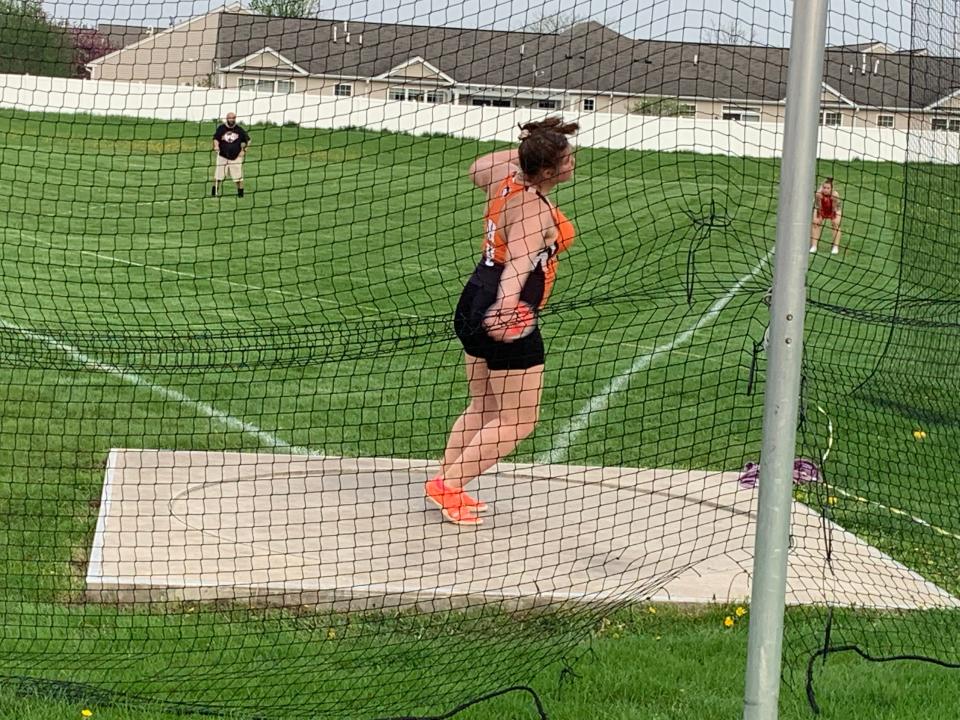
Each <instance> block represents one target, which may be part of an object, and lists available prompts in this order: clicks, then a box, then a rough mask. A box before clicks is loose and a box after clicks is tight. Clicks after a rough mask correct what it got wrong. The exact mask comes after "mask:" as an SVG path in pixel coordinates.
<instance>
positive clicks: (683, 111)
mask: <svg viewBox="0 0 960 720" xmlns="http://www.w3.org/2000/svg"><path fill="white" fill-rule="evenodd" d="M677 114H678V115H679V116H680V117H689V118H692V117H696V116H697V106H696V105H694V104H693V103H680V106H679V107H678V108H677ZM759 119H760V116H759V115H757V120H759Z"/></svg>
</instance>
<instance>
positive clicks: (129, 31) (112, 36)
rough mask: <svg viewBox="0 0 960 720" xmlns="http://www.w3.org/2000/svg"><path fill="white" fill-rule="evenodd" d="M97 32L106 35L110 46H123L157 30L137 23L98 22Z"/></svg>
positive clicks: (131, 43)
mask: <svg viewBox="0 0 960 720" xmlns="http://www.w3.org/2000/svg"><path fill="white" fill-rule="evenodd" d="M97 32H99V33H100V34H101V35H104V36H106V38H107V42H108V43H109V45H110V47H112V48H123V47H126V46H127V45H133V44H134V43H135V42H138V41H140V40H143V39H144V38H145V37H149V36H150V35H151V33H153V32H157V30H156V28H150V27H141V26H139V25H118V24H115V23H100V24H99V25H97Z"/></svg>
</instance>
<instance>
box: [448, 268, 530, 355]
mask: <svg viewBox="0 0 960 720" xmlns="http://www.w3.org/2000/svg"><path fill="white" fill-rule="evenodd" d="M497 287H498V284H497V283H489V282H488V283H484V282H483V281H482V280H480V279H479V278H477V277H476V276H474V277H471V278H470V280H469V281H468V282H467V284H466V286H465V287H464V288H463V293H461V295H460V302H459V303H457V309H456V311H455V312H454V314H453V329H454V330H455V331H456V333H457V337H458V338H460V342H461V343H463V349H464V350H465V351H466V353H467V354H468V355H473V356H474V357H478V358H483V359H484V360H486V361H487V367H488V368H490V369H491V370H526V369H527V368H532V367H536V366H537V365H543V364H544V359H545V356H544V349H543V336H542V335H540V327H539V325H538V326H537V327H535V328H534V329H533V332H531V333H530V334H529V335H527V336H526V337H523V338H520V339H519V340H515V341H514V342H509V343H507V342H498V341H496V340H494V339H493V338H491V337H490V336H489V335H487V331H486V330H485V329H484V327H483V316H484V315H485V314H486V312H487V310H489V309H490V306H491V305H493V303H494V301H495V300H496V299H497ZM521 297H522V294H521Z"/></svg>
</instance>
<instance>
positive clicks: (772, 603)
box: [743, 0, 827, 720]
mask: <svg viewBox="0 0 960 720" xmlns="http://www.w3.org/2000/svg"><path fill="white" fill-rule="evenodd" d="M826 27H827V0H798V1H797V2H795V3H794V6H793V18H792V21H791V33H790V56H789V57H790V61H789V65H788V69H787V96H786V112H785V118H784V132H783V157H782V160H781V164H780V195H779V204H778V210H777V232H776V240H775V245H774V270H773V293H772V297H771V302H770V334H769V345H768V351H767V352H768V364H767V368H768V370H767V380H766V387H765V389H764V400H763V439H762V445H761V453H760V458H761V463H760V478H759V485H760V487H759V509H758V516H757V532H756V544H755V546H754V547H755V548H756V553H755V556H754V564H753V582H752V590H751V601H750V602H751V607H750V630H749V639H748V649H747V667H746V677H745V691H744V706H743V708H744V709H743V717H744V720H776V718H777V716H778V706H779V698H780V672H781V661H782V649H783V618H784V609H785V603H786V587H787V552H788V550H789V544H790V510H791V506H792V499H793V498H792V490H793V460H794V453H795V449H796V434H797V419H798V417H799V408H800V374H801V363H802V359H803V321H804V305H805V303H806V274H807V260H808V243H809V241H810V231H811V226H812V213H813V209H812V208H813V197H812V191H813V188H814V186H815V183H816V175H815V173H816V157H817V133H818V126H819V123H818V118H819V114H820V97H821V93H822V85H821V83H822V77H823V60H824V51H825V43H826V33H827V30H826Z"/></svg>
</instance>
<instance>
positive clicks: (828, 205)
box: [820, 194, 833, 218]
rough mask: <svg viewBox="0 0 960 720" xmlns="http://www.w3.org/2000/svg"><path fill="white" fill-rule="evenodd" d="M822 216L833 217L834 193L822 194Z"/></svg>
mask: <svg viewBox="0 0 960 720" xmlns="http://www.w3.org/2000/svg"><path fill="white" fill-rule="evenodd" d="M820 216H821V217H825V218H830V217H833V195H824V194H821V195H820Z"/></svg>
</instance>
